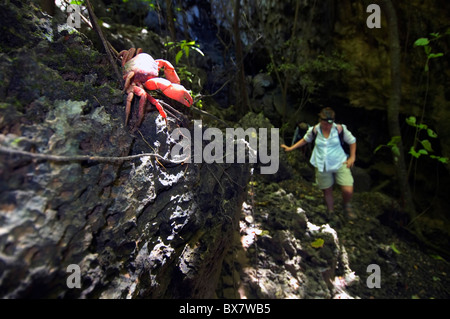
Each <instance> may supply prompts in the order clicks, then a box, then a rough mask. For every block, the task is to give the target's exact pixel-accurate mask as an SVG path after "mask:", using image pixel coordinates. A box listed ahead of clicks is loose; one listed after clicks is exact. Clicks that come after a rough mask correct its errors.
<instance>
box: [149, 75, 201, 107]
mask: <svg viewBox="0 0 450 319" xmlns="http://www.w3.org/2000/svg"><path fill="white" fill-rule="evenodd" d="M144 86H145V88H146V89H148V90H161V92H162V93H163V94H164V95H165V96H167V97H170V98H171V99H173V100H176V101H178V102H180V103H182V104H184V105H186V106H187V107H189V106H191V105H192V104H193V103H194V100H193V99H192V96H191V95H190V94H189V92H188V91H187V90H186V89H185V88H184V86H182V85H180V84H175V83H171V82H170V81H169V80H166V79H163V78H153V79H150V80H148V81H147V82H145V83H144Z"/></svg>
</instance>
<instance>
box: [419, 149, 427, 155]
mask: <svg viewBox="0 0 450 319" xmlns="http://www.w3.org/2000/svg"><path fill="white" fill-rule="evenodd" d="M419 154H421V155H428V151H427V150H425V149H423V148H422V149H421V150H419Z"/></svg>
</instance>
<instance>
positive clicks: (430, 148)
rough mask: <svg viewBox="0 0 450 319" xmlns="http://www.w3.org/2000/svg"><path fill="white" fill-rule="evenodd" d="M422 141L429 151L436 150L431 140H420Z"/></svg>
mask: <svg viewBox="0 0 450 319" xmlns="http://www.w3.org/2000/svg"><path fill="white" fill-rule="evenodd" d="M420 143H421V144H422V146H423V147H424V148H425V149H426V150H427V151H428V152H434V151H433V148H432V147H431V143H430V141H429V140H423V141H420Z"/></svg>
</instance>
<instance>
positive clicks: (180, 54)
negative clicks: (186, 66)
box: [175, 50, 183, 64]
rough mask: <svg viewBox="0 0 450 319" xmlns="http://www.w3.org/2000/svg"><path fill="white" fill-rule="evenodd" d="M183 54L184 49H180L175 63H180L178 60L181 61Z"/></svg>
mask: <svg viewBox="0 0 450 319" xmlns="http://www.w3.org/2000/svg"><path fill="white" fill-rule="evenodd" d="M182 56H183V51H181V50H180V51H178V53H177V55H176V57H175V64H178V62H179V61H180V59H181V57H182Z"/></svg>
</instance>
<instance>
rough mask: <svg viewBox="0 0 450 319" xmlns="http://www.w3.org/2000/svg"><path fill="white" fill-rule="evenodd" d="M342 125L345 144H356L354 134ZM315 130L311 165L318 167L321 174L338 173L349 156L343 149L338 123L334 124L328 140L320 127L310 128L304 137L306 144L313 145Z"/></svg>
mask: <svg viewBox="0 0 450 319" xmlns="http://www.w3.org/2000/svg"><path fill="white" fill-rule="evenodd" d="M341 125H342V129H343V130H344V142H345V143H347V144H353V143H356V138H355V137H354V136H353V134H352V133H351V132H350V131H349V130H348V129H347V127H346V126H345V125H343V124H341ZM314 129H315V130H317V131H316V132H317V136H316V142H315V146H314V150H313V152H312V154H311V159H310V163H311V164H312V165H313V166H314V167H316V168H317V169H318V170H319V172H335V171H337V170H338V169H339V168H341V166H342V164H343V163H344V162H345V161H346V160H347V154H346V153H345V152H344V150H343V149H342V146H341V141H340V139H339V132H338V129H337V125H336V123H333V126H332V127H331V130H330V135H329V136H328V138H325V136H323V133H322V129H321V128H320V125H316V126H312V127H310V128H309V129H308V131H307V132H306V134H305V136H304V137H303V138H304V140H305V141H306V142H308V143H311V142H312V141H313V140H314V133H313V130H314Z"/></svg>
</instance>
